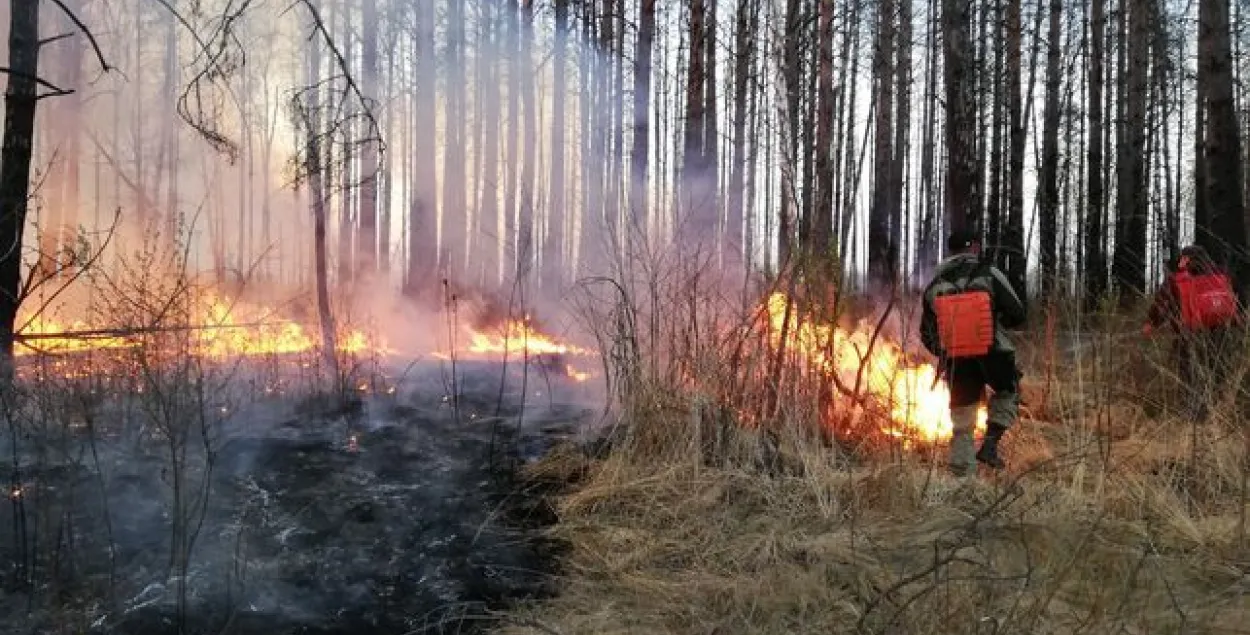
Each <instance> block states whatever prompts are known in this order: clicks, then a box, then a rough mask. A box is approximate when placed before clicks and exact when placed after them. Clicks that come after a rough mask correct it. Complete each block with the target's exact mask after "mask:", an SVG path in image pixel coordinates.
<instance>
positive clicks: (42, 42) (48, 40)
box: [39, 33, 74, 48]
mask: <svg viewBox="0 0 1250 635" xmlns="http://www.w3.org/2000/svg"><path fill="white" fill-rule="evenodd" d="M71 37H74V34H73V33H62V34H60V35H54V36H52V37H47V38H44V39H42V40H39V46H40V48H42V47H44V46H47V45H49V44H52V43H53V42H60V41H61V40H64V39H65V38H71Z"/></svg>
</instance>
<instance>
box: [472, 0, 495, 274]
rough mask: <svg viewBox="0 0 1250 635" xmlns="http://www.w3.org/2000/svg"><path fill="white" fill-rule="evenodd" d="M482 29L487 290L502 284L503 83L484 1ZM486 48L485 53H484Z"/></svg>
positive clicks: (480, 238) (479, 251)
mask: <svg viewBox="0 0 1250 635" xmlns="http://www.w3.org/2000/svg"><path fill="white" fill-rule="evenodd" d="M479 8H480V10H481V15H480V16H479V18H480V24H479V28H480V29H482V32H483V33H485V34H487V35H485V36H482V37H481V38H480V39H479V41H478V52H477V58H478V59H477V65H478V69H479V71H480V73H481V78H482V82H481V83H480V84H478V88H477V91H476V92H477V93H478V94H477V95H475V101H476V102H477V103H478V104H479V105H480V106H479V108H477V110H478V112H479V113H480V115H481V116H480V118H479V119H478V126H477V127H478V130H479V131H480V132H481V136H480V137H479V138H480V139H481V142H480V143H479V144H478V147H477V151H478V155H479V156H478V157H477V161H478V165H479V166H481V167H480V169H479V170H478V171H477V178H476V180H477V183H478V188H480V191H479V195H480V197H481V198H479V199H478V201H479V202H478V205H477V226H478V230H477V231H476V232H474V235H475V243H476V244H477V247H475V248H474V249H473V252H472V254H473V259H474V260H476V261H477V269H478V273H477V276H476V277H477V279H478V280H479V281H480V282H481V283H483V284H485V286H486V288H487V289H493V288H495V287H496V286H498V285H499V260H500V258H499V237H500V233H501V232H500V230H499V97H500V96H499V82H498V81H497V80H496V75H495V72H494V66H495V56H494V55H491V54H489V53H488V51H491V50H493V46H494V45H493V44H491V42H493V41H494V38H495V35H494V34H495V33H497V29H496V20H495V9H494V3H493V2H483V3H481V4H480V5H479ZM483 49H485V50H483Z"/></svg>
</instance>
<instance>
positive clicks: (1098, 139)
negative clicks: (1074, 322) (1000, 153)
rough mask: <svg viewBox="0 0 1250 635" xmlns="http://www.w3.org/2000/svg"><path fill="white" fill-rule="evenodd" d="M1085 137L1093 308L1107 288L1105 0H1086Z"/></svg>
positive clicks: (1088, 294) (1088, 282) (1088, 280)
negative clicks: (1105, 220)
mask: <svg viewBox="0 0 1250 635" xmlns="http://www.w3.org/2000/svg"><path fill="white" fill-rule="evenodd" d="M1089 2H1090V28H1089V86H1088V88H1087V91H1088V94H1089V101H1088V108H1089V139H1088V141H1087V145H1086V147H1085V153H1086V165H1087V168H1086V170H1087V172H1088V177H1087V181H1086V188H1087V189H1086V201H1085V204H1086V209H1085V249H1084V253H1085V258H1084V261H1085V271H1084V272H1083V273H1084V275H1085V301H1086V308H1087V309H1089V310H1094V309H1096V308H1097V306H1098V303H1099V302H1100V301H1101V300H1102V297H1103V295H1104V294H1105V293H1106V290H1107V256H1106V251H1105V250H1104V249H1103V218H1104V217H1105V214H1106V211H1105V210H1106V208H1105V205H1106V199H1105V196H1106V194H1105V192H1104V188H1103V170H1104V169H1105V167H1104V165H1103V143H1104V129H1103V120H1104V114H1103V103H1104V102H1103V86H1104V83H1103V81H1104V80H1103V71H1104V69H1105V68H1106V55H1105V54H1104V43H1105V41H1106V37H1107V22H1106V20H1107V18H1106V5H1105V2H1106V0H1089Z"/></svg>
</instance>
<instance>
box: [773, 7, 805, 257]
mask: <svg viewBox="0 0 1250 635" xmlns="http://www.w3.org/2000/svg"><path fill="white" fill-rule="evenodd" d="M801 6H802V5H801V3H800V1H799V0H787V2H786V29H785V40H784V43H783V48H784V52H783V59H782V65H783V68H782V82H783V83H784V84H785V99H786V101H785V104H786V122H785V129H784V132H783V133H782V134H783V135H784V136H785V140H784V147H783V150H782V157H783V158H782V166H781V213H780V219H779V220H778V227H777V229H778V232H777V233H778V241H777V257H778V260H779V261H780V262H781V263H783V264H785V263H788V262H789V261H790V257H791V254H792V251H793V248H794V246H795V240H796V238H797V236H796V229H797V227H796V220H797V219H798V216H799V214H800V213H802V212H801V210H800V209H799V205H798V194H799V179H798V178H797V175H798V170H799V126H800V122H801V121H802V119H801V108H802V101H801V96H802V94H803V88H802V78H803V66H802V58H801V57H800V50H801V46H802V44H801V39H800V35H799V34H800V32H801V31H800V29H799V26H800V23H801V21H802V13H801Z"/></svg>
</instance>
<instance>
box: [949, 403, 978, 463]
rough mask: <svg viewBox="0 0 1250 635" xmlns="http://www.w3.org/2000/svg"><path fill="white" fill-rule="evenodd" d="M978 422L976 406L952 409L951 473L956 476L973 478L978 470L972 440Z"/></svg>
mask: <svg viewBox="0 0 1250 635" xmlns="http://www.w3.org/2000/svg"><path fill="white" fill-rule="evenodd" d="M976 422H977V407H976V406H965V407H962V408H952V409H951V448H950V471H951V474H953V475H954V476H971V475H972V474H974V473H975V472H976V470H977V463H976V460H975V459H974V458H973V450H974V448H975V447H976V446H975V441H974V440H973V438H972V435H973V431H974V430H975V429H976Z"/></svg>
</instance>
